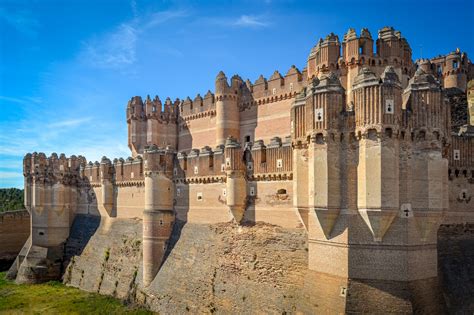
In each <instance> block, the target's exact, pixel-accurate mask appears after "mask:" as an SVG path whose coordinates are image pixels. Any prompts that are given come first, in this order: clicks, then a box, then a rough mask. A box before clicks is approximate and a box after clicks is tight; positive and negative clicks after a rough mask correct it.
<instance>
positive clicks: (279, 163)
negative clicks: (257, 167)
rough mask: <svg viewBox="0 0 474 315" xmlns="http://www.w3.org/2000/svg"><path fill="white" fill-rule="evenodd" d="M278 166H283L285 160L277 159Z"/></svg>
mask: <svg viewBox="0 0 474 315" xmlns="http://www.w3.org/2000/svg"><path fill="white" fill-rule="evenodd" d="M277 168H283V160H282V159H278V160H277Z"/></svg>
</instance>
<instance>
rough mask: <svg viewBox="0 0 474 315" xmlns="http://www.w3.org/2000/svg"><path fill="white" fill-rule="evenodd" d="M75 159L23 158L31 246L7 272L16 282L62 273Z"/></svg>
mask: <svg viewBox="0 0 474 315" xmlns="http://www.w3.org/2000/svg"><path fill="white" fill-rule="evenodd" d="M82 162H83V161H82V160H81V159H77V158H76V157H75V156H72V157H71V158H69V159H67V158H66V156H65V155H64V154H61V156H60V157H59V158H58V156H57V154H56V153H53V154H52V155H51V157H49V158H47V157H46V155H45V154H44V153H33V154H27V155H26V156H25V158H24V159H23V172H24V175H25V184H26V186H25V207H26V208H27V209H28V210H29V212H30V215H31V238H30V240H31V243H29V242H27V244H25V246H27V247H28V248H26V249H25V253H27V254H26V256H24V257H23V258H22V260H18V259H17V261H16V262H15V264H14V266H13V267H12V269H11V270H10V272H12V273H14V274H13V275H12V274H11V273H10V275H12V276H16V274H18V277H17V282H19V283H37V282H43V281H48V280H52V279H57V278H58V277H59V276H60V273H61V262H62V255H63V253H64V248H63V246H64V243H65V242H66V240H67V238H68V237H69V231H70V226H71V224H72V221H73V219H74V214H75V211H76V205H77V200H76V197H77V195H76V189H74V188H73V186H74V185H77V180H78V178H79V168H80V163H82Z"/></svg>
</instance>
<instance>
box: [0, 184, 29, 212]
mask: <svg viewBox="0 0 474 315" xmlns="http://www.w3.org/2000/svg"><path fill="white" fill-rule="evenodd" d="M24 208H25V207H24V205H23V189H18V188H1V189H0V212H4V211H10V210H21V209H24Z"/></svg>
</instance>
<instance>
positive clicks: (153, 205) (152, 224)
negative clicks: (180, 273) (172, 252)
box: [143, 146, 175, 286]
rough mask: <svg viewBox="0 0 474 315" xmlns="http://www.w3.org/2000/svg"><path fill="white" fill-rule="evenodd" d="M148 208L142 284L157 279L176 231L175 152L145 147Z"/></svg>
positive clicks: (146, 200)
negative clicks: (171, 238)
mask: <svg viewBox="0 0 474 315" xmlns="http://www.w3.org/2000/svg"><path fill="white" fill-rule="evenodd" d="M144 158H145V172H144V174H145V210H144V211H143V284H144V285H145V286H148V285H150V283H151V282H152V281H153V279H154V278H155V276H156V274H157V273H158V270H159V268H160V266H161V264H162V263H163V258H164V255H165V252H166V246H167V243H168V240H169V238H170V236H171V232H172V230H173V224H174V219H175V214H174V211H173V196H174V184H173V181H172V175H173V152H172V151H171V150H170V149H166V150H164V149H158V148H157V147H156V146H151V147H150V148H149V149H147V150H145V153H144Z"/></svg>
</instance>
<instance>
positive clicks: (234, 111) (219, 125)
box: [215, 71, 243, 146]
mask: <svg viewBox="0 0 474 315" xmlns="http://www.w3.org/2000/svg"><path fill="white" fill-rule="evenodd" d="M242 84H243V81H242V79H240V77H239V76H233V77H232V79H231V85H230V86H229V84H228V82H227V77H226V76H225V74H224V72H222V71H221V72H219V74H218V75H217V78H216V95H215V100H216V146H219V145H224V144H225V142H226V139H227V137H233V138H234V139H240V113H239V106H238V100H239V96H240V87H241V85H242Z"/></svg>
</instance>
